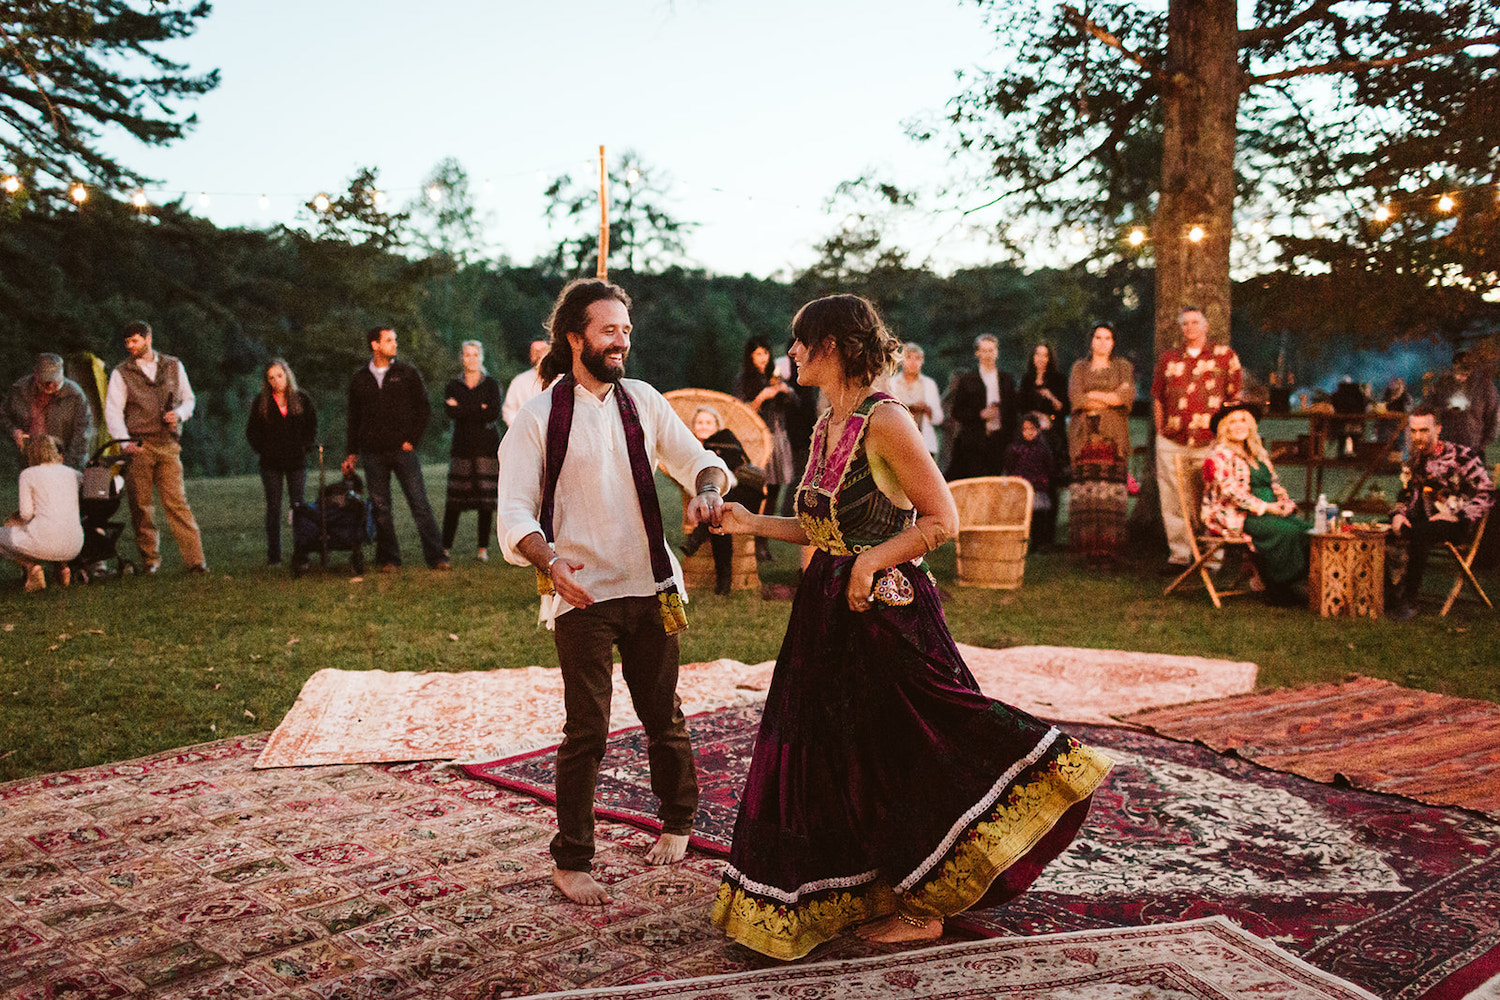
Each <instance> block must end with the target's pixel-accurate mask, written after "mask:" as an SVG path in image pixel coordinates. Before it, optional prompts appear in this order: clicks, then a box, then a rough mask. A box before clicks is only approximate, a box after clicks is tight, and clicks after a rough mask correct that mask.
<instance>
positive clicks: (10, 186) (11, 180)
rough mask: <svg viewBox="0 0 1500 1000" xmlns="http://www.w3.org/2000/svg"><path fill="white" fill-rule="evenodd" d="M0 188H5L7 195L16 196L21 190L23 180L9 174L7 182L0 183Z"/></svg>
mask: <svg viewBox="0 0 1500 1000" xmlns="http://www.w3.org/2000/svg"><path fill="white" fill-rule="evenodd" d="M0 187H3V188H5V193H6V194H15V193H16V192H17V191H19V190H21V178H19V177H17V176H16V175H15V174H8V175H7V176H6V178H5V180H3V181H0Z"/></svg>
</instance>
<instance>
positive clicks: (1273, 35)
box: [1240, 0, 1334, 48]
mask: <svg viewBox="0 0 1500 1000" xmlns="http://www.w3.org/2000/svg"><path fill="white" fill-rule="evenodd" d="M1333 3H1334V0H1315V2H1314V3H1313V4H1312V5H1311V6H1309V7H1308V8H1307V9H1306V10H1304V11H1302V13H1300V14H1298V15H1297V16H1295V17H1293V18H1291V19H1290V20H1288V21H1286V22H1284V23H1282V24H1276V25H1270V26H1268V27H1264V28H1246V29H1242V30H1241V31H1240V47H1241V48H1245V47H1247V46H1251V45H1259V44H1260V43H1262V42H1279V41H1281V40H1282V39H1284V38H1288V37H1290V36H1291V35H1292V34H1293V33H1295V32H1296V31H1297V29H1299V28H1301V27H1302V26H1303V25H1304V24H1310V23H1312V22H1313V21H1320V20H1322V19H1323V18H1325V17H1326V16H1328V13H1329V11H1330V10H1331V9H1332V7H1333Z"/></svg>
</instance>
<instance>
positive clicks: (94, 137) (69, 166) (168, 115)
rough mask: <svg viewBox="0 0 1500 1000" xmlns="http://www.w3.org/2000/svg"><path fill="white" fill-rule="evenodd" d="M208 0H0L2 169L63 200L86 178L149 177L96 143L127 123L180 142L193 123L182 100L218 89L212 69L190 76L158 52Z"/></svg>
mask: <svg viewBox="0 0 1500 1000" xmlns="http://www.w3.org/2000/svg"><path fill="white" fill-rule="evenodd" d="M209 9H210V8H209V4H208V3H206V2H189V3H177V2H174V0H91V2H87V3H85V2H81V0H19V2H18V0H0V159H3V160H4V161H6V162H4V163H0V172H3V169H4V168H5V167H8V168H9V170H10V171H14V172H15V173H17V174H19V175H21V177H22V178H24V180H25V186H24V187H23V188H21V189H19V190H18V191H17V192H15V193H14V194H10V193H7V192H5V191H3V190H0V198H9V200H11V201H12V202H14V201H15V195H17V194H24V196H25V197H34V198H38V199H40V200H43V201H46V200H54V199H61V198H64V197H66V190H67V188H68V187H69V186H70V185H72V184H73V183H75V182H78V181H87V182H90V183H93V184H96V185H99V186H102V187H104V188H106V189H112V190H118V189H121V188H123V187H125V186H127V185H131V184H140V183H142V182H143V181H144V180H145V178H143V177H141V176H140V175H139V174H137V173H135V172H134V171H132V170H131V169H129V168H128V167H126V166H124V165H122V164H120V163H119V162H117V161H116V160H115V159H114V158H113V157H111V156H109V155H107V154H105V153H104V152H102V151H101V150H100V148H99V145H98V141H99V138H100V136H101V132H102V131H103V130H105V129H108V128H112V127H113V128H120V129H123V130H124V131H125V132H126V133H128V134H129V135H131V136H133V137H135V138H136V139H138V140H140V141H141V142H143V143H146V144H147V145H152V146H160V145H165V144H166V143H169V142H171V141H173V140H174V139H178V138H181V137H182V135H184V134H185V133H186V132H187V131H188V129H190V128H191V127H192V126H193V125H194V123H195V122H196V117H195V116H193V115H183V114H181V113H180V111H179V110H178V105H179V104H180V103H181V102H184V101H187V100H190V99H191V98H194V97H197V96H198V95H200V94H204V93H207V92H208V91H210V90H212V89H213V88H214V87H216V86H218V83H219V73H218V70H213V71H211V72H208V73H205V74H203V75H201V76H191V75H187V73H186V72H185V71H186V66H184V65H183V64H181V63H176V62H173V61H171V60H170V59H167V58H166V57H164V56H163V55H161V54H160V52H159V51H157V49H158V47H159V46H160V44H161V43H163V42H168V41H172V40H174V39H178V38H185V37H187V36H188V35H191V34H192V33H193V31H194V30H196V28H197V26H198V22H199V21H201V20H202V19H203V18H205V17H207V16H208V13H209Z"/></svg>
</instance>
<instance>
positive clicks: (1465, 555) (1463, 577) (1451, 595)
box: [1438, 464, 1500, 618]
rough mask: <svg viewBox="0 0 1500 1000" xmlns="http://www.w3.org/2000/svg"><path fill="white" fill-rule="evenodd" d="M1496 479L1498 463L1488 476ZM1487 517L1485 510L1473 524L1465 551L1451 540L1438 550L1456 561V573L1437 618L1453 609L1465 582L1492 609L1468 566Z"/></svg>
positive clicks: (1493, 606)
mask: <svg viewBox="0 0 1500 1000" xmlns="http://www.w3.org/2000/svg"><path fill="white" fill-rule="evenodd" d="M1496 479H1500V464H1497V465H1496V466H1495V469H1494V472H1493V474H1492V475H1491V476H1490V482H1492V483H1493V482H1495V481H1496ZM1493 509H1494V508H1493V507H1491V508H1490V510H1493ZM1489 519H1490V512H1489V511H1488V510H1487V511H1485V512H1484V516H1483V517H1481V518H1480V519H1479V523H1478V524H1477V525H1475V526H1474V537H1473V538H1472V539H1470V540H1469V546H1468V550H1467V551H1465V552H1460V551H1459V549H1458V546H1457V545H1454V544H1453V543H1452V542H1444V543H1443V548H1442V549H1439V550H1438V551H1439V552H1442V551H1445V550H1446V551H1447V553H1448V554H1449V555H1450V556H1452V557H1453V561H1454V562H1456V563H1458V574H1457V575H1456V576H1454V578H1453V586H1452V588H1451V589H1449V591H1448V599H1447V600H1446V601H1444V602H1443V610H1441V611H1439V612H1438V617H1439V618H1446V617H1447V615H1448V612H1449V611H1451V610H1453V603H1454V602H1455V601H1457V600H1458V595H1459V594H1460V593H1462V592H1463V589H1464V584H1465V583H1468V585H1469V586H1471V587H1473V588H1474V593H1476V594H1478V595H1479V599H1480V600H1481V601H1483V602H1484V606H1485V607H1487V608H1489V609H1490V610H1492V611H1493V610H1494V608H1495V605H1493V604H1491V603H1490V599H1489V597H1488V596H1487V595H1486V594H1485V592H1484V588H1483V587H1481V586H1480V585H1479V581H1478V580H1476V579H1474V571H1473V570H1472V569H1471V568H1470V567H1471V566H1473V565H1474V556H1475V555H1476V554H1477V553H1478V552H1479V543H1480V542H1481V541H1483V540H1484V526H1485V525H1486V524H1487V523H1488V522H1489Z"/></svg>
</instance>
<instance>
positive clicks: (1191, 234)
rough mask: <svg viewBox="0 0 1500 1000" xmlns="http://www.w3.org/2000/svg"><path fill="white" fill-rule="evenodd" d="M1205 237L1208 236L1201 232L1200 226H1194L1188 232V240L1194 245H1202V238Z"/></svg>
mask: <svg viewBox="0 0 1500 1000" xmlns="http://www.w3.org/2000/svg"><path fill="white" fill-rule="evenodd" d="M1206 235H1208V234H1207V233H1205V232H1204V231H1203V227H1202V226H1194V227H1193V228H1192V229H1189V230H1188V239H1190V240H1192V241H1193V242H1194V243H1202V242H1203V237H1204V236H1206Z"/></svg>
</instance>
